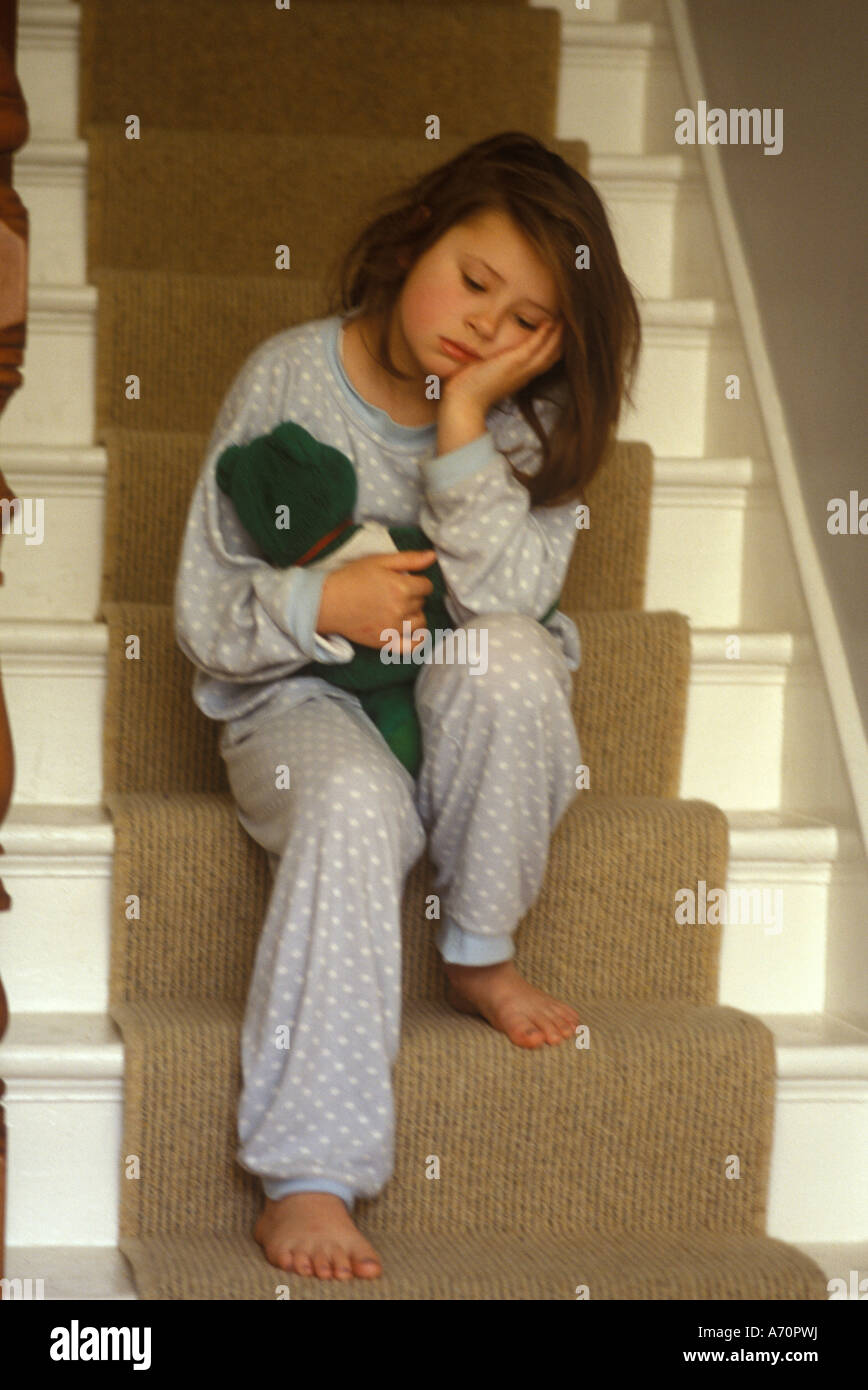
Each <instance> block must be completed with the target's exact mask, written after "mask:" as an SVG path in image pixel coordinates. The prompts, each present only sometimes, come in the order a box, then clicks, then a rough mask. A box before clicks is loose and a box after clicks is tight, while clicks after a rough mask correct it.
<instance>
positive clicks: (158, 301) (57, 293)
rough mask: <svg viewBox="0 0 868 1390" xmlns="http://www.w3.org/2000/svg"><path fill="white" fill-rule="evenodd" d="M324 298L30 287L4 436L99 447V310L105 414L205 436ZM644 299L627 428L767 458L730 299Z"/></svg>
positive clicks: (197, 280)
mask: <svg viewBox="0 0 868 1390" xmlns="http://www.w3.org/2000/svg"><path fill="white" fill-rule="evenodd" d="M275 273H276V272H275ZM323 295H324V287H323V285H322V283H321V282H320V281H303V280H300V279H294V280H293V281H292V282H291V284H290V285H289V286H288V288H287V290H286V292H285V294H284V295H282V296H280V297H279V298H276V297H275V294H274V276H273V275H270V276H250V277H247V278H242V277H237V276H233V277H220V276H210V275H205V274H201V275H191V276H183V275H182V276H171V275H168V276H167V275H159V274H157V273H152V274H149V273H148V272H134V271H125V272H118V275H117V277H113V276H112V275H111V274H110V273H109V272H104V271H101V272H99V286H97V285H64V284H54V285H33V286H32V287H31V289H30V291H29V309H28V342H27V371H26V374H25V381H24V384H23V386H22V387H21V389H20V390H18V391H16V392H15V394H14V395H13V396H12V397H11V399H10V401H9V404H8V406H7V407H6V410H5V411H4V413H3V426H4V434H5V438H6V443H7V444H8V445H12V446H15V445H28V444H29V445H59V446H67V447H68V446H69V444H70V443H75V442H76V441H77V442H79V443H81V444H84V445H88V446H89V445H90V444H91V442H92V441H93V439H94V437H95V432H96V418H95V408H94V403H95V402H96V401H97V400H98V398H97V386H96V382H97V361H96V359H97V335H96V315H97V311H98V310H99V312H100V313H101V314H106V315H111V316H113V317H114V316H117V317H118V318H119V322H117V323H116V325H115V330H114V335H113V342H114V346H113V348H112V352H113V353H114V354H115V358H114V359H113V360H117V361H118V362H121V361H123V363H124V368H123V371H121V370H120V367H118V369H117V373H114V369H113V368H112V366H111V363H110V362H109V361H106V362H104V363H103V364H102V365H101V368H100V372H101V381H102V385H101V388H100V396H99V401H101V402H103V404H101V405H100V404H98V409H99V410H100V412H101V418H102V417H103V412H104V422H105V423H109V424H116V425H119V426H121V427H122V428H123V427H128V426H129V427H132V428H142V429H168V430H173V429H181V430H201V431H206V432H207V431H210V430H211V428H212V426H213V423H214V417H215V416H216V413H217V410H218V408H219V405H220V402H221V400H222V398H223V395H224V394H225V391H226V389H227V388H228V386H229V383H230V380H231V378H232V376H233V375H234V374H235V372H236V371H237V369H238V368H239V367H240V365H241V362H242V360H243V359H244V357H245V356H246V355H247V354H248V353H249V352H251V351H252V350H253V349H254V348H255V347H257V346H258V345H259V344H260V343H261V342H262V341H264V339H265V338H266V337H268V336H269V335H270V334H271V333H273V332H277V331H279V330H281V329H283V328H286V327H287V325H288V324H292V323H300V322H302V321H304V320H308V319H311V318H314V317H316V315H317V314H318V313H322V311H323ZM179 296H180V298H179ZM639 308H640V315H641V321H642V329H643V334H644V339H645V341H644V348H643V353H642V357H641V359H640V367H639V374H638V377H637V382H636V389H635V392H634V396H635V401H636V405H635V407H634V406H629V405H626V406H625V410H624V413H623V414H622V418H621V421H620V423H619V429H618V437H619V438H621V439H625V440H630V439H640V440H643V441H647V442H648V443H649V444H650V446H651V448H652V449H653V450H654V452H655V454H658V455H660V456H662V457H673V458H674V457H678V458H681V457H683V458H695V457H698V456H701V455H703V454H705V453H712V454H715V453H719V454H723V453H735V454H759V453H761V452H762V451H763V449H764V447H765V445H764V436H763V433H762V430H761V427H760V417H759V413H758V410H757V404H756V400H755V396H754V393H753V387H752V385H751V381H750V374H749V368H748V361H747V357H746V355H745V353H744V349H743V347H742V345H741V342H740V337H739V334H738V332H737V329H736V325H735V320H734V317H733V313H732V309H731V307H730V306H729V305H727V304H726V303H725V302H723V303H722V302H719V301H715V300H708V299H685V300H646V301H644V302H642V303H641V304H640V305H639ZM179 315H180V317H181V319H183V322H184V324H185V332H188V333H189V336H190V340H191V341H196V342H201V343H203V344H205V343H207V344H208V345H209V353H208V354H207V355H206V354H204V352H203V354H202V356H201V360H198V359H197V360H195V361H194V359H193V358H190V359H189V361H188V362H187V363H186V368H187V374H186V375H185V378H184V380H185V383H187V382H189V386H188V385H186V384H185V385H184V387H183V390H181V389H180V388H179V386H178V378H177V373H174V372H173V368H172V365H171V362H170V361H169V360H168V359H167V357H166V354H165V352H164V351H163V345H164V344H165V342H166V341H167V339H168V337H169V336H170V335H171V334H172V333H177V332H178V323H179ZM125 325H126V327H125ZM143 339H144V340H143ZM105 341H106V342H108V341H109V340H108V339H105ZM105 350H106V351H108V348H106V349H105ZM215 351H217V352H220V353H223V355H224V356H225V359H226V360H225V365H224V364H223V363H222V362H221V361H217V360H216V358H215V356H214V352H215ZM131 362H134V363H135V364H136V375H138V376H139V377H140V379H141V380H142V382H143V383H144V384H145V386H146V388H147V389H146V390H144V391H143V393H142V398H141V399H140V400H138V401H136V402H130V401H126V400H125V399H124V393H123V383H124V379H125V377H126V376H127V375H128V374H129V371H130V365H129V364H130V363H131ZM197 372H198V377H197V375H196V373H197ZM733 373H734V374H736V375H738V376H739V378H740V381H741V389H742V395H741V399H740V400H738V401H731V400H726V399H725V397H724V387H725V381H726V378H727V376H729V375H730V374H733ZM192 399H195V401H196V410H195V411H191V405H190V402H191V400H192ZM131 407H134V408H133V409H131Z"/></svg>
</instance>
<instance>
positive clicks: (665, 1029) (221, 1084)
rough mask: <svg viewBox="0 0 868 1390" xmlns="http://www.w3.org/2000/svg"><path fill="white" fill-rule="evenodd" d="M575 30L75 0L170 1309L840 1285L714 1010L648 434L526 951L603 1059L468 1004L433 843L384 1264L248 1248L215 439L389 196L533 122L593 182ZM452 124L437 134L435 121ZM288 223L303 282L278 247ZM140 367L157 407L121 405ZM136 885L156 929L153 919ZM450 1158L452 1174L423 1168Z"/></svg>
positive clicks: (371, 1206) (584, 610) (416, 891)
mask: <svg viewBox="0 0 868 1390" xmlns="http://www.w3.org/2000/svg"><path fill="white" fill-rule="evenodd" d="M559 44H560V17H559V15H558V14H557V13H556V12H555V11H549V10H543V9H530V8H527V7H526V6H525V5H523V4H521V3H517V0H499V3H485V4H468V3H464V4H454V5H452V4H448V3H440V4H438V5H437V6H436V7H435V6H432V5H430V4H425V3H419V4H414V3H411V2H410V0H377V3H360V0H351V2H350V3H347V2H346V0H315V3H314V0H293V4H292V6H291V9H290V10H284V11H279V10H276V9H275V7H274V5H273V4H272V3H270V0H261V3H260V2H259V0H250V3H246V4H244V5H243V6H242V5H238V4H237V3H236V0H185V3H184V4H183V5H177V4H173V3H171V0H150V3H149V4H148V5H146V6H130V5H129V4H128V3H127V0H82V49H81V73H80V78H81V82H80V92H81V113H80V135H81V136H82V137H83V138H86V139H87V140H88V142H89V146H90V173H89V207H88V234H89V245H88V278H89V280H90V282H91V283H93V284H95V285H97V286H98V288H99V323H98V388H97V418H98V432H97V439H98V442H100V443H102V444H104V445H105V447H106V450H107V453H108V459H109V471H108V484H107V498H106V535H105V549H104V554H105V562H104V571H103V582H102V595H101V597H102V603H101V608H100V613H99V616H100V617H101V618H102V619H104V620H105V622H106V623H107V626H108V631H109V658H108V661H109V670H108V688H107V696H106V711H105V737H104V755H105V757H104V767H105V801H106V804H107V806H108V808H109V811H110V813H111V816H112V819H113V823H114V832H115V843H116V851H115V865H114V880H113V907H112V954H111V982H110V999H111V1012H112V1016H113V1017H114V1019H115V1020H116V1021H117V1023H118V1025H119V1027H120V1028H121V1030H122V1033H123V1040H124V1047H125V1057H126V1074H125V1105H124V1136H123V1148H122V1152H123V1154H137V1155H138V1156H139V1158H140V1162H141V1176H140V1177H139V1178H138V1179H137V1180H125V1181H124V1182H123V1184H122V1196H121V1212H120V1224H121V1236H120V1247H121V1249H122V1251H123V1252H124V1254H125V1255H126V1257H127V1259H128V1260H129V1262H130V1265H131V1268H132V1271H133V1274H134V1278H135V1282H136V1286H137V1288H138V1292H139V1295H140V1297H141V1298H143V1299H208V1300H230V1299H273V1298H275V1296H276V1290H277V1289H278V1288H280V1287H285V1286H287V1285H288V1286H289V1289H290V1296H291V1297H292V1298H294V1299H432V1298H433V1299H486V1300H490V1299H574V1298H575V1297H576V1290H577V1289H578V1288H580V1287H582V1286H584V1289H586V1290H587V1293H588V1295H589V1296H590V1297H591V1298H594V1299H751V1298H761V1299H797V1298H798V1299H801V1298H811V1299H820V1298H825V1297H826V1287H825V1276H824V1275H823V1274H822V1273H821V1271H820V1270H819V1269H818V1267H817V1266H816V1265H815V1264H814V1263H813V1262H812V1261H810V1260H809V1259H807V1258H805V1257H804V1256H803V1255H802V1254H801V1253H800V1252H799V1251H797V1250H795V1249H792V1248H791V1247H789V1246H787V1245H785V1244H783V1243H781V1242H780V1241H777V1240H773V1239H770V1238H769V1237H768V1236H767V1235H766V1234H765V1210H766V1198H767V1186H768V1173H769V1157H770V1150H771V1140H772V1123H773V1105H774V1048H773V1042H772V1037H771V1034H770V1033H769V1031H768V1030H767V1029H766V1028H765V1027H764V1025H763V1024H762V1023H761V1022H760V1021H759V1020H758V1019H756V1018H753V1017H751V1016H750V1015H748V1014H745V1013H743V1012H741V1011H739V1010H737V1009H732V1008H725V1007H721V1006H719V1005H718V1004H717V1002H716V1000H717V993H718V990H717V978H718V955H719V949H720V929H719V928H713V927H711V928H708V927H706V928H703V929H702V930H701V931H697V930H690V929H687V930H685V929H684V928H683V927H679V926H677V924H676V922H675V918H674V901H675V894H676V892H677V891H678V889H679V888H681V887H684V886H686V885H690V884H696V883H697V881H698V880H699V879H704V880H705V881H706V883H707V884H708V887H709V889H711V888H712V887H714V886H718V887H722V886H723V885H724V884H725V881H726V867H727V848H728V846H727V823H726V820H725V817H724V816H723V814H722V812H721V811H720V810H719V809H718V808H716V807H714V806H711V805H708V804H707V803H704V802H698V801H680V800H678V799H677V788H678V778H679V769H680V760H681V749H682V741H683V734H684V717H685V701H686V688H687V679H688V671H689V632H688V628H687V623H686V620H685V619H684V618H683V617H682V616H681V615H679V614H676V613H646V612H643V611H642V602H643V593H644V576H645V561H646V550H647V538H648V527H649V517H650V488H651V466H652V459H651V453H650V450H649V449H648V447H647V446H646V445H644V444H642V443H630V442H621V443H619V445H618V447H617V449H616V450H615V451H614V456H613V458H612V461H611V463H610V465H609V466H608V467H607V468H606V469H604V470H603V472H602V473H601V474H600V475H598V477H597V479H595V481H594V484H593V488H592V491H591V495H590V499H589V500H590V502H591V507H592V515H593V517H594V525H593V527H592V528H591V529H590V530H589V531H586V532H582V533H581V535H580V537H579V543H578V544H577V546H576V550H575V556H574V561H573V564H572V567H571V570H570V574H569V578H568V582H567V586H566V589H565V593H564V596H563V598H562V606H563V607H564V608H565V609H567V610H568V611H570V612H571V613H573V614H574V616H575V617H576V621H577V622H578V624H579V627H580V630H581V634H582V641H583V652H584V659H583V664H582V667H581V669H580V670H579V671H578V672H577V673H576V674H575V677H574V692H573V701H574V714H575V718H576V722H577V726H578V729H579V733H580V737H581V741H582V750H583V756H584V757H585V759H586V761H587V763H588V764H589V766H590V768H591V769H592V774H591V775H592V782H593V787H592V789H591V790H585V791H582V792H581V793H580V794H579V795H578V796H577V798H576V800H575V802H574V804H573V806H572V807H571V808H570V810H569V811H568V812H567V814H566V815H565V816H564V818H563V821H562V822H561V824H560V825H559V827H558V830H557V832H556V834H555V836H554V838H553V841H552V845H551V853H550V857H549V864H548V869H547V873H546V878H545V882H544V885H543V888H542V891H541V893H540V896H539V899H538V901H537V902H536V903H535V905H534V907H533V908H532V910H531V911H530V912H529V913H528V914H527V915H526V917H525V919H524V920H523V922H522V924H521V926H520V928H519V932H518V936H517V939H516V940H517V954H516V963H517V965H518V967H519V969H520V970H521V971H522V973H523V974H525V975H526V976H527V977H528V978H529V979H531V980H532V981H533V982H534V983H536V984H538V985H540V986H542V987H547V988H550V989H552V990H554V991H557V992H559V993H561V994H562V996H563V997H565V998H567V999H569V1000H570V1001H571V1002H572V1003H573V1004H574V1005H575V1006H576V1007H577V1008H578V1009H579V1011H580V1013H581V1015H582V1018H583V1021H584V1022H585V1023H586V1024H587V1025H588V1028H589V1030H590V1032H589V1036H590V1039H591V1046H589V1047H584V1048H579V1047H574V1046H573V1045H572V1044H571V1043H570V1042H569V1040H568V1041H567V1042H565V1043H563V1044H561V1045H560V1046H557V1047H543V1048H541V1049H537V1050H533V1051H526V1050H523V1049H520V1048H517V1047H515V1046H513V1044H512V1043H510V1041H509V1040H508V1039H507V1038H506V1037H505V1036H504V1035H503V1034H501V1033H497V1032H495V1031H494V1029H492V1028H490V1027H489V1026H488V1024H487V1023H485V1022H484V1021H483V1020H481V1019H479V1018H474V1017H469V1016H467V1015H461V1014H458V1013H456V1012H454V1011H453V1010H451V1009H450V1008H449V1007H448V1006H447V1005H446V1004H445V1002H444V977H443V972H442V969H441V968H440V966H439V963H438V958H437V955H436V952H435V949H434V947H433V944H432V939H431V926H430V923H428V922H426V919H425V916H424V911H423V904H424V899H425V895H426V893H428V892H430V891H431V885H432V881H433V872H432V866H431V864H430V862H429V860H428V857H427V854H425V855H423V857H422V858H421V859H420V860H419V861H418V863H417V864H416V865H415V867H414V869H413V870H412V871H411V873H410V875H409V877H408V880H407V884H406V891H405V895H404V902H403V921H402V938H403V958H402V971H403V986H404V1001H405V1002H404V1017H403V1027H402V1042H401V1051H400V1054H399V1057H398V1061H397V1064H396V1067H395V1073H394V1082H395V1098H396V1110H397V1121H398V1127H397V1134H396V1167H395V1172H394V1176H393V1177H392V1179H391V1180H390V1182H389V1183H388V1184H387V1186H386V1188H385V1189H384V1191H383V1193H382V1194H381V1195H380V1196H379V1197H378V1198H377V1199H375V1200H368V1201H364V1202H360V1203H359V1204H358V1205H357V1208H356V1219H357V1220H358V1222H359V1224H360V1226H361V1228H362V1229H363V1230H364V1231H365V1232H366V1233H367V1234H368V1235H369V1236H370V1238H371V1239H372V1240H373V1241H374V1243H375V1245H376V1248H377V1249H378V1251H379V1252H380V1255H381V1257H382V1260H383V1264H384V1274H383V1276H382V1277H381V1278H379V1279H375V1280H362V1279H353V1280H351V1281H347V1282H341V1281H337V1280H330V1281H321V1280H318V1279H314V1278H303V1277H300V1276H297V1275H294V1274H287V1273H286V1272H285V1271H284V1270H281V1269H278V1268H275V1267H273V1266H270V1265H269V1264H268V1263H267V1262H266V1260H265V1258H264V1255H263V1253H262V1251H261V1249H260V1247H259V1246H258V1245H257V1244H256V1243H255V1242H254V1240H253V1237H252V1228H253V1223H254V1221H255V1219H256V1216H257V1214H258V1212H259V1210H260V1207H261V1197H260V1187H259V1183H258V1180H257V1179H256V1178H255V1177H253V1176H252V1175H251V1174H248V1173H246V1172H245V1171H244V1170H242V1169H241V1168H240V1167H239V1166H238V1165H237V1163H236V1162H235V1159H234V1152H235V1147H236V1132H235V1118H236V1105H237V1099H238V1093H239V1087H240V1080H241V1078H240V1061H239V1035H240V1025H241V1018H242V1015H243V1008H244V1000H245V997H246V990H247V981H248V977H249V972H250V969H251V966H252V961H253V954H254V950H255V945H256V939H257V933H258V931H259V927H260V924H261V922H262V919H263V916H264V912H265V907H266V904H267V901H268V893H269V886H270V880H269V870H268V862H267V856H266V854H265V852H264V851H263V850H262V849H260V847H259V846H258V845H256V844H255V843H254V842H253V841H252V840H251V839H250V838H249V837H248V836H247V835H246V834H245V832H244V831H243V829H242V828H241V826H240V825H239V823H238V821H237V819H236V816H235V807H234V803H233V801H232V798H231V796H230V794H229V789H228V783H227V782H226V779H225V773H224V768H223V764H222V761H221V759H220V756H219V753H218V751H217V735H218V732H219V729H218V726H216V725H214V724H212V723H211V722H210V721H208V720H207V719H205V718H204V717H202V716H201V715H200V714H199V713H198V711H197V710H196V709H195V707H194V705H193V703H192V700H191V698H190V687H191V682H192V676H193V670H192V667H191V666H190V665H189V663H188V662H187V661H186V658H185V657H184V656H183V655H182V654H181V652H180V650H179V649H178V647H177V646H176V645H175V642H174V638H173V625H172V596H173V586H174V578H175V573H176V568H177V562H178V553H179V546H180V540H181V535H182V531H183V526H184V522H185V518H186V510H187V506H188V502H189V498H190V495H191V492H192V489H193V486H194V483H195V480H196V477H197V475H198V472H199V469H200V468H201V465H202V461H203V458H204V451H205V446H206V440H207V436H208V434H209V432H210V430H211V427H212V424H213V420H214V416H215V414H216V411H217V408H218V406H219V404H220V401H221V399H222V397H223V395H224V393H225V391H226V389H227V387H228V385H229V382H230V380H231V379H232V377H233V375H234V374H235V372H236V371H237V369H238V367H239V366H240V365H241V362H242V361H243V359H244V358H245V357H246V355H247V354H248V353H249V352H250V351H251V350H252V349H253V348H254V347H256V346H257V345H258V344H259V343H260V342H261V341H262V340H263V339H264V338H265V337H267V336H269V335H270V334H272V333H275V332H277V331H278V330H279V329H282V328H286V327H288V326H290V325H292V324H295V323H302V322H304V321H305V320H308V319H311V318H316V317H320V316H322V315H324V314H327V313H331V312H334V311H335V306H334V304H333V302H332V300H331V299H330V297H329V291H328V288H327V287H328V285H329V277H330V275H331V274H332V271H333V269H334V265H335V262H336V258H337V257H338V255H339V253H340V250H341V248H342V246H343V245H344V243H345V241H346V238H347V237H348V235H349V234H350V232H351V231H352V230H354V229H355V228H357V227H358V226H359V225H360V224H361V223H362V221H363V220H364V219H365V218H366V217H367V216H368V215H370V210H371V202H372V200H374V199H376V198H377V197H379V196H380V195H381V194H382V193H385V192H386V191H387V190H388V189H389V188H391V187H392V186H393V185H394V184H395V183H396V182H397V181H403V180H405V179H408V178H410V177H413V176H415V175H417V174H419V173H421V172H423V170H425V169H426V168H430V167H431V166H433V165H434V164H436V163H440V162H441V161H442V160H444V159H446V158H447V157H449V156H450V155H451V154H453V153H457V151H458V150H460V149H462V148H463V147H464V146H465V145H467V144H468V143H470V142H471V141H473V140H478V139H481V138H483V137H484V136H486V135H490V134H494V133H495V132H497V131H500V130H508V129H519V130H526V131H528V132H530V133H531V134H534V135H537V136H539V137H540V138H541V139H543V140H545V141H546V142H547V143H549V144H551V145H553V146H554V147H555V148H557V149H558V150H559V152H560V153H561V154H562V155H563V157H564V158H565V159H567V161H568V162H570V163H572V164H573V165H574V167H576V168H578V169H579V170H580V171H582V172H586V171H587V149H586V147H585V146H584V145H583V144H582V143H581V142H566V141H558V140H555V139H554V137H553V132H554V119H555V90H556V81H557V69H558V54H559ZM519 70H520V71H521V73H522V81H521V83H516V82H515V81H514V74H515V72H516V71H519ZM483 92H484V94H485V95H484V100H483V99H482V97H481V96H480V93H483ZM431 112H436V113H437V114H438V115H439V116H440V119H441V122H442V138H441V139H440V140H439V141H428V140H426V139H425V138H424V130H425V118H426V116H427V115H428V114H430V113H431ZM131 113H132V114H135V115H137V116H138V117H139V120H140V123H141V132H140V138H139V139H137V140H128V139H127V138H126V136H125V121H126V118H127V117H128V116H129V115H130V114H131ZM285 241H291V243H292V250H293V268H292V271H291V273H290V274H286V275H284V274H279V273H278V272H276V271H275V270H274V268H273V251H274V247H275V245H276V244H278V243H282V242H285ZM130 371H135V373H136V374H137V375H138V376H139V377H140V379H141V381H142V383H143V390H142V393H141V399H140V400H138V401H128V400H127V399H126V398H125V395H124V379H125V377H126V376H127V374H128V373H129V372H130ZM130 632H135V633H137V634H138V635H139V637H140V639H141V651H142V659H141V660H139V661H135V662H133V661H127V660H125V657H124V639H125V635H126V634H128V633H130ZM129 893H135V894H137V895H138V896H139V898H140V900H141V919H140V920H136V921H128V920H127V918H126V915H125V910H124V908H125V898H126V896H127V895H128V894H129ZM429 1154H437V1155H438V1156H439V1157H440V1161H441V1165H442V1170H441V1173H442V1175H441V1178H440V1180H439V1181H428V1180H426V1177H425V1164H426V1156H427V1155H429ZM730 1155H737V1156H738V1159H739V1164H740V1177H739V1179H738V1180H737V1181H735V1180H730V1179H728V1178H727V1175H726V1170H727V1163H728V1159H729V1156H730Z"/></svg>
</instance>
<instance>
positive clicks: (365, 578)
mask: <svg viewBox="0 0 868 1390" xmlns="http://www.w3.org/2000/svg"><path fill="white" fill-rule="evenodd" d="M436 559H437V552H436V551H435V550H399V551H396V552H390V553H389V554H386V555H364V556H363V557H362V558H361V559H360V560H350V561H349V562H348V563H347V564H346V565H341V567H340V569H336V570H332V571H331V572H330V573H329V574H327V575H326V578H325V583H324V584H323V587H322V597H321V600H320V606H319V613H318V614H317V620H316V628H315V630H316V631H317V632H322V633H330V632H331V633H334V632H336V633H339V634H340V636H342V637H348V638H349V640H350V641H351V642H358V643H359V644H360V645H361V646H363V647H382V646H384V645H385V643H386V641H387V640H388V638H386V637H381V636H380V633H381V632H382V631H383V630H384V629H385V628H394V629H395V630H396V631H397V632H398V634H399V635H400V636H401V647H400V650H401V652H405V651H406V652H411V651H412V650H413V648H414V646H418V645H419V643H420V642H421V641H422V639H421V638H419V639H418V641H417V642H415V643H414V642H413V640H412V638H411V639H410V640H409V641H405V640H404V638H403V634H402V624H403V623H404V621H405V619H409V620H410V623H411V624H412V627H411V632H415V631H416V629H417V628H424V627H427V624H426V621H425V615H424V613H423V611H422V600H423V599H424V598H425V597H426V595H427V594H430V593H431V591H432V589H433V588H434V585H433V584H432V583H431V580H430V579H425V578H424V576H423V575H413V574H408V573H406V571H408V570H424V569H428V568H429V566H430V565H433V564H434V562H435V561H436Z"/></svg>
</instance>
